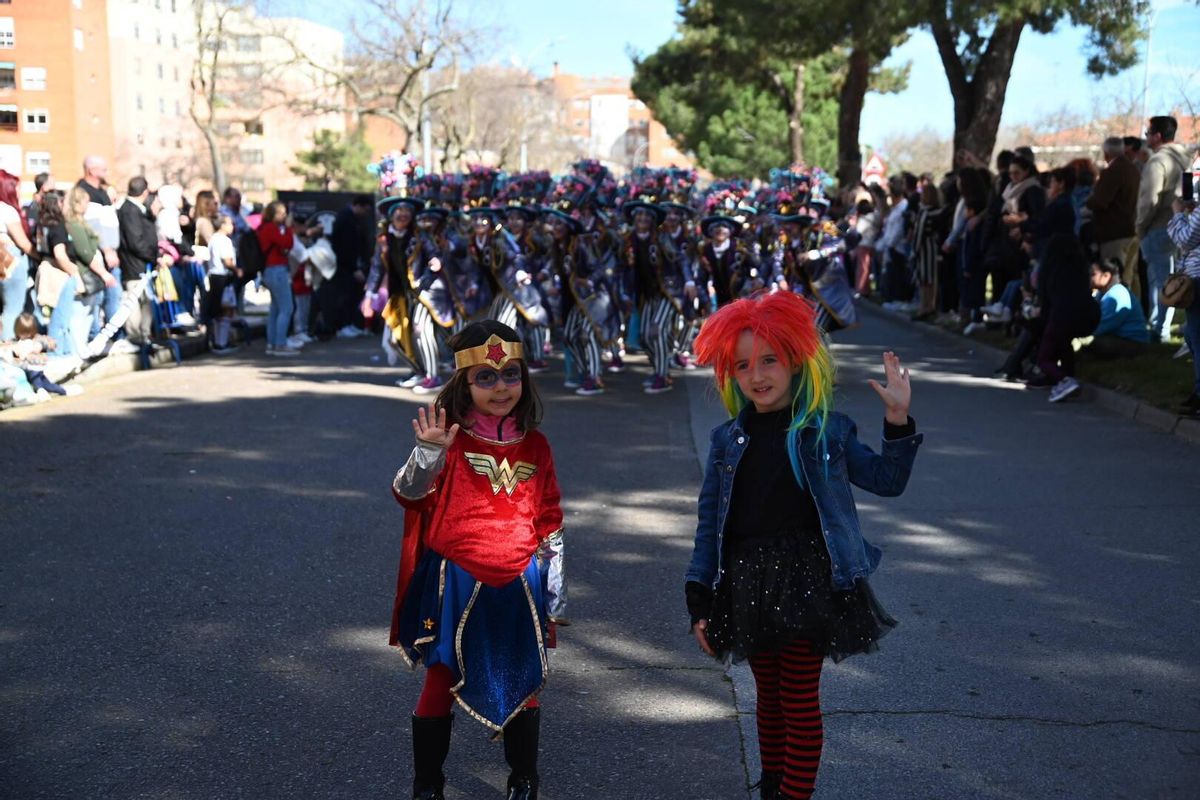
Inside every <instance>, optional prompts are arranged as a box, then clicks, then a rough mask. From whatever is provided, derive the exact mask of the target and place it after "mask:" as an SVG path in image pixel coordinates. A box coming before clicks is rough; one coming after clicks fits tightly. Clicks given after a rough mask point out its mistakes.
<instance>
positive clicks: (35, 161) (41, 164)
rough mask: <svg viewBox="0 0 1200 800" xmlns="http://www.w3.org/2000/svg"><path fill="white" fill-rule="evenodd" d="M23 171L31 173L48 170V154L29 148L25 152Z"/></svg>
mask: <svg viewBox="0 0 1200 800" xmlns="http://www.w3.org/2000/svg"><path fill="white" fill-rule="evenodd" d="M25 171H26V172H28V173H29V174H31V175H36V174H38V173H39V172H49V171H50V154H49V153H46V152H40V151H34V150H30V151H29V152H28V153H26V154H25Z"/></svg>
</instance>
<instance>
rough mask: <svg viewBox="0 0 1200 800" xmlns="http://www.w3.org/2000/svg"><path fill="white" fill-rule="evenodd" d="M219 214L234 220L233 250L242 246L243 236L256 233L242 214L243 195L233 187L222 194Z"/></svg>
mask: <svg viewBox="0 0 1200 800" xmlns="http://www.w3.org/2000/svg"><path fill="white" fill-rule="evenodd" d="M218 213H220V214H224V215H225V216H227V217H229V219H231V220H233V236H231V237H230V238H231V240H232V241H233V248H234V249H235V250H236V249H237V247H238V245H239V244H241V241H242V234H245V233H253V232H254V229H253V228H251V227H250V223H249V222H247V221H246V217H245V216H244V215H243V214H242V193H241V192H240V191H239V190H238V189H236V188H234V187H233V186H229V187H227V188H226V189H225V191H224V192H223V193H222V194H221V207H220V209H218Z"/></svg>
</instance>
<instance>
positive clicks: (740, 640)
mask: <svg viewBox="0 0 1200 800" xmlns="http://www.w3.org/2000/svg"><path fill="white" fill-rule="evenodd" d="M696 355H697V356H698V358H699V361H700V363H702V364H711V365H712V366H713V368H714V371H715V373H716V381H717V388H718V390H719V391H720V394H721V398H722V400H723V401H724V403H725V407H726V409H727V410H728V411H729V415H730V417H731V419H730V420H729V421H728V422H726V423H724V424H722V425H720V426H718V427H717V428H716V429H715V430H713V432H712V447H711V449H710V450H709V454H708V466H707V468H706V469H705V471H704V485H703V487H702V488H701V490H700V501H699V518H700V520H699V524H698V525H697V526H696V543H695V549H694V550H693V553H692V562H691V565H690V566H689V567H688V572H687V584H686V595H687V605H688V611H689V613H690V614H691V619H692V633H693V635H694V636H695V637H696V641H697V643H698V644H699V645H700V649H701V650H703V651H704V652H705V653H708V654H709V655H711V656H715V657H717V658H722V659H723V658H725V657H727V656H728V657H731V658H733V659H734V660H737V661H741V660H744V659H748V660H749V661H750V667H751V669H752V671H753V673H754V680H755V683H756V684H757V686H758V706H757V718H758V741H759V748H760V750H761V753H762V767H763V772H762V780H761V781H760V783H759V787H760V790H761V796H762V797H763V798H788V799H789V800H796V799H797V798H808V797H810V796H811V795H812V792H813V786H814V783H815V781H816V775H817V768H818V766H819V764H820V760H821V742H822V727H821V710H820V698H819V694H818V686H819V681H820V676H821V665H822V663H823V661H824V659H825V657H827V656H828V657H829V658H832V659H833V660H834V661H840V660H841V659H843V658H845V657H847V656H849V655H852V654H855V653H864V652H870V651H872V650H874V649H876V647H877V645H876V642H877V641H878V640H879V639H880V638H881V637H882V636H883V635H884V634H885V633H887V632H888V631H889V630H890V629H891V628H892V627H893V626H895V624H896V622H895V620H893V619H892V618H891V617H890V616H888V614H887V612H886V611H884V610H883V608H882V607H881V606H880V605H879V603H878V602H877V601H876V600H875V597H874V595H873V594H872V593H871V589H870V587H869V586H868V585H867V577H868V576H869V575H870V574H871V573H873V572H874V571H875V568H876V566H878V564H879V557H880V551H879V548H877V547H875V546H873V545H871V544H870V543H869V542H867V541H866V540H865V539H864V538H863V536H862V532H861V531H860V529H859V524H858V515H857V514H856V512H855V509H854V498H853V496H852V495H851V490H850V487H851V484H853V485H854V486H857V487H859V488H860V489H865V490H866V491H869V492H873V493H875V494H878V495H882V496H885V497H894V496H896V495H898V494H900V493H901V492H903V491H904V487H905V485H906V484H907V483H908V476H909V474H910V472H911V471H912V466H913V461H914V459H915V458H916V454H917V447H918V446H919V445H920V444H921V439H922V437H921V435H920V434H918V433H917V432H916V424H915V423H914V422H913V420H912V418H911V417H909V416H908V408H909V402H910V400H911V396H912V395H911V389H910V387H909V377H908V370H906V369H903V368H902V367H901V365H900V359H899V358H897V357H896V355H895V354H894V353H890V352H888V353H884V355H883V364H884V371H885V374H886V383H885V384H882V385H881V384H880V383H878V382H876V381H870V385H871V388H873V389H874V390H875V392H876V393H877V394H878V395H879V397H880V399H882V401H883V404H884V409H885V412H884V441H883V449H882V452H880V453H878V454H877V453H875V452H874V451H872V450H871V448H870V447H868V446H867V445H865V444H863V443H861V442H860V441H859V440H858V435H857V429H856V427H855V424H854V422H853V421H852V420H851V419H850V418H849V417H847V416H845V415H844V414H839V413H837V412H836V411H834V410H833V378H834V371H835V367H834V362H833V357H832V356H831V355H830V352H829V349H828V347H827V345H826V341H825V336H824V334H823V333H822V332H821V331H820V330H819V329H818V327H817V324H816V315H815V313H814V311H813V307H812V306H811V305H810V303H809V301H807V300H805V299H804V298H802V297H800V296H799V295H796V294H793V293H791V292H776V293H774V294H757V295H753V296H751V297H748V298H746V299H743V300H738V301H736V302H734V303H731V304H729V305H727V306H725V307H724V308H722V309H720V310H719V311H717V312H716V313H715V314H714V315H713V316H712V317H710V318H709V319H708V320H707V321H706V322H705V324H704V327H703V329H702V330H701V332H700V336H699V337H698V338H697V339H696Z"/></svg>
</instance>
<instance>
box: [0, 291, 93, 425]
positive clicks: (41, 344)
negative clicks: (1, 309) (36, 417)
mask: <svg viewBox="0 0 1200 800" xmlns="http://www.w3.org/2000/svg"><path fill="white" fill-rule="evenodd" d="M13 334H14V336H15V337H16V338H15V339H14V340H13V341H11V342H2V343H0V360H2V361H5V362H7V363H8V364H9V365H11V366H12V367H15V368H19V369H20V370H21V371H23V372H24V373H25V375H24V383H27V384H28V389H29V391H30V392H35V393H37V395H38V397H30V398H25V397H22V396H20V395H18V396H16V397H15V398H14V399H15V400H16V401H17V405H26V404H28V403H30V402H37V401H39V400H40V399H44V398H46V397H48V396H49V395H51V394H57V395H77V394H82V393H83V387H82V386H79V385H77V384H69V385H67V386H60V385H59V384H58V383H57V382H56V380H63V376H69V375H70V374H71V373H72V372H73V371H74V370H73V369H72V368H70V365H68V368H67V371H66V372H62V371H61V370H60V371H55V370H54V369H53V367H54V366H56V365H55V364H54V363H53V360H52V354H53V353H54V351H55V350H57V349H58V344H57V343H56V342H55V341H54V339H53V338H51V337H49V336H46V335H44V334H42V333H40V332H39V328H38V323H37V320H36V319H35V318H34V316H33V315H32V314H30V313H28V312H25V313H22V314H20V315H19V316H18V317H17V319H16V321H15V322H14V323H13ZM58 360H59V361H62V360H63V359H58ZM75 363H78V359H75ZM47 369H50V370H51V372H52V374H53V377H54V379H55V380H52V379H51V378H50V377H47V375H46V370H47ZM14 376H15V377H17V378H18V379H19V373H13V374H12V376H10V377H14ZM18 383H21V381H19V380H18Z"/></svg>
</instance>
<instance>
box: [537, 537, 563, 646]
mask: <svg viewBox="0 0 1200 800" xmlns="http://www.w3.org/2000/svg"><path fill="white" fill-rule="evenodd" d="M538 559H539V560H540V561H541V562H542V570H543V571H544V572H545V573H546V612H547V614H549V616H550V621H551V622H554V623H557V624H559V625H569V624H570V621H569V620H568V619H567V576H566V573H565V572H564V571H563V532H562V529H561V528H560V529H558V530H557V531H555V532H554V533H552V534H550V535H549V536H548V537H546V540H545V541H543V542H542V544H541V547H539V548H538Z"/></svg>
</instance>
